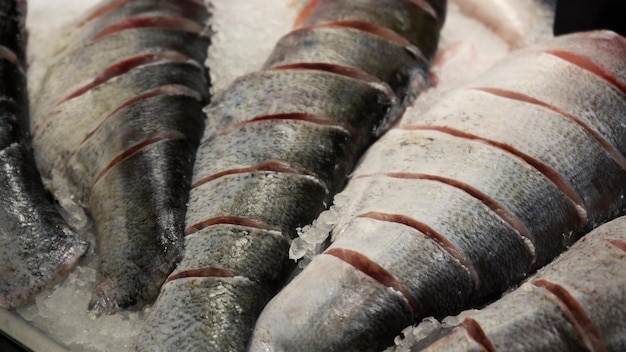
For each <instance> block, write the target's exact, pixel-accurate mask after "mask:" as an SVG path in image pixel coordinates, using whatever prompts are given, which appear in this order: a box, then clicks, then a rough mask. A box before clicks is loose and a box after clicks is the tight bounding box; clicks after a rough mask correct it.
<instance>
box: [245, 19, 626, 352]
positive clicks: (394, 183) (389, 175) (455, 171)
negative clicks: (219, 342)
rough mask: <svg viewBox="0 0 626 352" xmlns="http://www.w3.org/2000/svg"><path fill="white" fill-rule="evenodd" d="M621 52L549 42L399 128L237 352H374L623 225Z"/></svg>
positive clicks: (609, 41)
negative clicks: (323, 241)
mask: <svg viewBox="0 0 626 352" xmlns="http://www.w3.org/2000/svg"><path fill="white" fill-rule="evenodd" d="M625 53H626V39H624V38H623V37H620V36H619V35H616V34H615V33H612V32H608V31H598V32H589V33H580V34H573V35H570V36H565V37H560V38H556V39H553V40H551V41H550V42H548V43H545V44H542V45H539V46H537V47H532V48H528V49H525V50H523V51H520V52H518V53H516V54H513V55H511V56H510V57H509V58H508V59H505V60H504V61H502V62H501V63H500V64H498V65H496V67H494V68H492V69H490V70H489V71H488V72H487V73H485V74H483V75H481V76H480V77H479V78H478V79H476V80H474V81H472V83H470V84H468V85H467V86H465V87H464V88H462V89H457V90H453V91H451V92H450V93H448V94H447V96H446V97H444V98H442V99H441V100H440V101H439V102H438V104H436V105H435V106H434V107H433V108H432V109H431V110H429V111H428V112H426V113H425V114H420V115H419V116H415V115H411V118H405V119H403V120H402V122H401V125H400V127H398V128H395V129H392V130H391V131H389V132H388V133H387V134H386V135H384V136H383V137H382V138H381V139H380V140H379V141H378V142H377V143H375V144H374V145H373V146H372V147H371V148H370V149H369V150H368V152H367V153H366V155H365V156H364V157H363V159H362V160H361V163H360V165H359V166H358V167H357V168H356V170H355V172H354V173H353V175H352V178H351V180H350V182H349V183H348V185H347V186H346V189H345V190H344V191H343V192H342V193H341V194H340V196H339V195H338V196H337V197H335V212H336V213H337V214H338V215H337V218H336V219H335V220H334V221H335V222H336V223H335V224H334V226H332V236H333V241H334V242H333V244H332V245H331V246H330V247H329V248H328V249H327V250H326V251H325V252H324V253H322V254H321V255H319V256H317V257H315V258H314V259H313V261H312V262H311V263H310V264H309V265H308V266H307V267H306V268H305V269H304V270H303V271H302V273H300V275H298V276H296V277H295V278H294V279H293V281H292V282H290V283H289V284H288V285H287V286H286V287H285V288H283V290H282V291H281V292H280V293H279V294H278V295H277V296H275V297H274V298H273V299H272V301H270V302H269V303H268V304H267V306H266V307H265V309H264V311H263V312H262V313H261V315H260V317H259V320H258V321H257V324H256V327H255V330H254V332H253V336H252V339H251V345H250V346H251V347H250V349H251V350H254V351H256V350H270V351H298V350H302V351H305V350H306V351H318V350H319V351H322V350H323V351H343V350H379V349H381V348H383V347H385V345H389V344H390V343H391V342H392V338H393V336H394V335H396V334H398V333H399V332H400V331H401V329H402V327H403V326H407V325H409V324H411V323H412V322H413V321H414V319H418V320H420V319H422V318H424V317H427V316H435V317H443V316H446V315H449V314H453V313H455V312H458V311H460V310H461V309H465V308H468V307H470V306H471V305H473V304H481V303H483V302H484V301H485V300H487V299H488V298H489V297H492V296H493V295H496V294H499V293H501V292H503V291H504V290H506V289H507V288H508V287H510V286H511V285H514V284H516V283H518V282H520V281H521V280H522V279H523V278H524V277H525V276H526V275H528V274H529V273H531V272H533V271H534V270H536V269H538V268H540V267H541V266H543V265H545V264H546V263H548V262H549V261H551V260H552V259H553V258H554V257H555V256H557V255H558V254H559V253H560V252H562V251H563V250H564V249H565V248H567V246H569V245H570V244H571V243H573V242H574V241H575V240H576V239H577V238H579V237H580V236H582V235H583V234H584V233H585V232H586V231H588V230H590V229H592V228H593V227H595V226H597V225H598V224H601V223H603V222H605V221H608V220H610V219H612V218H615V217H617V216H619V215H621V214H623V213H624V210H625V208H626V200H625V199H624V196H625V194H626V164H625V163H624V155H625V154H626V148H624V147H623V146H622V144H621V143H623V142H622V141H623V139H622V140H618V139H619V138H617V137H616V136H618V135H621V136H624V135H625V134H624V133H625V132H626V130H624V129H625V128H626V124H625V123H624V122H626V120H624V119H625V118H626V89H624V87H626V85H625V84H624V83H625V82H626V76H625V75H624V69H623V57H624V54H625ZM552 59H554V60H556V61H558V62H554V60H552ZM620 60H621V61H620ZM620 62H621V64H620ZM548 63H550V65H549V66H547V67H546V66H545V65H547V64H548ZM556 68H559V70H556ZM520 70H521V71H520ZM528 72H542V74H541V75H538V74H532V75H531V74H529V73H528ZM563 72H567V74H563ZM581 77H585V78H588V80H586V81H584V82H583V81H581ZM536 92H542V93H543V95H541V96H539V94H535V93H536ZM582 96H585V98H584V100H583V99H582ZM592 106H593V109H591V107H592ZM587 121H589V122H587ZM619 133H621V134H619ZM566 137H567V138H566Z"/></svg>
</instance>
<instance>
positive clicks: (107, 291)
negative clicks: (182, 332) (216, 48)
mask: <svg viewBox="0 0 626 352" xmlns="http://www.w3.org/2000/svg"><path fill="white" fill-rule="evenodd" d="M200 5H202V4H200V3H199V2H197V1H181V2H178V1H159V2H156V1H145V0H127V1H125V0H120V1H105V2H103V3H101V4H100V5H99V6H96V7H95V8H94V9H92V10H91V11H89V12H88V13H87V15H85V16H84V17H83V19H82V22H80V23H78V24H77V23H73V24H71V25H70V26H69V27H68V29H66V31H65V32H64V33H63V35H64V36H65V39H67V40H68V41H69V42H68V43H67V45H68V46H67V47H65V48H64V49H63V48H61V47H59V48H57V49H58V50H57V52H56V53H55V55H56V56H54V57H53V58H52V59H51V60H50V62H49V65H48V66H47V72H46V75H45V77H44V82H43V84H42V86H41V89H40V91H39V92H37V93H36V94H34V97H35V99H33V101H34V102H35V104H34V109H33V111H34V114H33V115H34V118H33V121H32V122H31V128H32V131H33V140H34V146H35V152H36V159H37V161H38V162H39V167H40V168H41V169H42V174H43V175H44V177H46V178H47V179H48V181H49V183H50V188H51V189H52V191H53V193H54V192H59V191H60V190H61V191H62V190H63V189H65V188H67V189H68V190H69V193H70V194H69V195H70V196H71V197H73V199H74V200H73V202H76V203H77V204H78V205H81V206H82V207H84V208H86V211H87V213H88V214H90V215H91V217H92V218H93V220H94V223H95V229H96V237H97V239H96V240H97V245H98V247H97V248H98V255H99V258H98V266H97V278H96V289H95V292H94V295H93V298H92V300H91V302H90V304H89V308H90V309H95V310H97V311H98V313H100V312H113V311H116V310H120V309H127V308H131V307H135V306H141V305H143V304H145V303H148V302H151V301H152V300H154V298H155V297H156V294H157V293H158V290H159V288H160V286H161V285H162V283H163V282H164V281H165V279H166V277H167V275H168V274H169V273H170V272H171V271H172V270H173V268H174V266H175V264H176V263H177V262H178V261H180V258H181V256H182V255H181V254H182V253H181V252H182V249H183V244H184V243H183V242H184V241H183V234H184V214H185V210H186V205H187V200H188V191H189V188H190V185H191V172H192V165H193V161H194V154H195V150H196V149H197V145H198V143H199V140H200V137H201V133H202V128H203V125H204V124H203V120H204V117H203V115H202V106H203V105H204V103H206V101H207V100H208V98H209V84H208V73H207V70H206V69H204V68H203V63H204V60H205V59H206V55H207V47H208V45H209V41H210V39H209V38H208V37H207V35H208V34H207V33H205V32H204V26H203V25H202V23H198V21H199V20H201V19H206V18H208V16H209V14H208V13H207V10H206V8H205V7H204V6H202V7H200ZM190 6H191V7H192V8H200V9H201V10H202V11H201V12H198V13H195V12H193V11H191V12H190V11H189V9H190ZM187 15H190V18H187V17H181V16H187ZM162 18H165V20H163V21H161V20H160V19H162ZM153 20H154V21H153ZM190 23H193V25H191V26H190V25H189V24H190ZM73 33H76V34H73ZM61 42H62V41H61ZM60 45H63V43H61V44H60ZM49 144H52V146H50V147H48V145H49ZM57 196H62V195H59V194H57ZM72 206H74V204H72Z"/></svg>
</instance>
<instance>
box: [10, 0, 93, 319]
mask: <svg viewBox="0 0 626 352" xmlns="http://www.w3.org/2000/svg"><path fill="white" fill-rule="evenodd" d="M25 15H26V2H25V1H9V0H2V1H0V77H1V79H0V306H2V307H11V308H12V307H16V306H19V305H22V304H25V303H27V302H28V301H30V300H31V299H32V298H33V297H34V296H35V295H36V294H37V293H39V292H40V291H41V290H43V289H45V288H47V287H49V286H51V285H52V284H53V283H55V282H56V281H58V280H60V279H61V278H63V277H64V276H65V275H67V274H68V273H69V271H70V270H71V269H72V268H73V267H74V266H75V265H76V264H77V262H78V259H79V258H80V257H81V256H82V255H83V254H84V253H85V252H86V250H87V242H85V241H84V240H82V239H81V238H80V237H79V236H78V235H77V234H76V233H74V232H73V231H72V230H70V228H69V227H68V225H67V224H66V223H65V221H64V220H63V219H62V217H61V215H60V214H59V213H58V212H57V210H56V209H55V207H54V205H53V204H52V202H51V199H50V198H49V196H48V195H47V194H46V191H45V190H44V187H43V184H42V183H41V178H40V176H39V173H38V171H37V168H36V166H35V161H34V159H33V156H32V149H31V146H30V135H29V133H28V98H27V93H26V77H25V71H24V70H25V65H24V62H25V61H24V58H25V55H24V47H25V41H26V40H25V33H24V16H25Z"/></svg>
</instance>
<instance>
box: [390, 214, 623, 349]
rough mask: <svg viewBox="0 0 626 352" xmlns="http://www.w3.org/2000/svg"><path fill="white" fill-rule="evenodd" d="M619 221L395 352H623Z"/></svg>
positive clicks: (598, 230) (583, 239)
mask: <svg viewBox="0 0 626 352" xmlns="http://www.w3.org/2000/svg"><path fill="white" fill-rule="evenodd" d="M625 270H626V217H621V218H618V219H616V220H613V221H610V222H609V223H606V224H604V225H602V226H600V227H598V228H597V229H595V230H593V231H592V232H591V233H589V234H587V235H585V236H584V237H583V238H582V239H581V240H579V241H578V242H577V243H576V244H574V245H573V246H572V247H571V248H570V249H568V250H567V251H566V252H565V253H563V254H562V255H561V256H560V257H558V258H557V259H556V260H554V261H553V262H552V263H550V264H548V265H547V266H546V267H544V268H543V269H541V270H540V271H539V272H538V273H537V274H536V275H533V276H532V277H530V278H529V279H528V280H527V281H526V282H525V283H524V284H523V285H521V286H520V287H519V288H517V289H516V290H515V291H513V292H511V293H509V294H506V295H505V296H504V297H502V298H501V299H499V300H498V301H496V302H494V303H492V304H490V305H488V306H487V307H485V308H484V309H481V310H480V311H479V312H477V313H473V314H471V315H470V316H469V317H467V318H465V319H464V321H463V322H462V323H461V324H460V326H458V327H457V328H455V329H454V330H452V331H451V332H450V333H448V334H446V335H445V336H444V337H442V338H441V339H439V340H437V341H436V342H434V343H432V344H431V345H429V346H420V345H419V344H418V343H417V341H409V340H407V341H403V342H401V343H400V344H399V345H398V347H397V348H396V350H397V351H406V350H411V351H451V352H452V351H483V350H487V351H504V350H506V351H520V352H521V351H623V350H624V349H626V306H625V305H624V304H623V303H624V302H626V277H624V271H625Z"/></svg>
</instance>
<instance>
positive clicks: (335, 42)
mask: <svg viewBox="0 0 626 352" xmlns="http://www.w3.org/2000/svg"><path fill="white" fill-rule="evenodd" d="M431 2H432V3H433V6H431V5H429V4H428V3H427V2H424V1H395V0H394V1H391V0H389V1H380V0H357V1H354V0H340V1H330V0H321V1H312V2H311V3H310V4H309V5H308V6H306V7H305V8H304V10H303V12H302V14H301V16H300V17H299V18H298V20H297V24H296V27H297V29H295V30H294V31H293V32H291V33H289V34H287V35H286V36H285V37H283V38H282V39H281V40H280V41H279V43H278V44H277V45H276V47H275V49H274V51H273V53H272V54H271V55H270V58H269V59H268V61H267V62H266V65H265V67H264V68H263V69H262V70H260V71H257V72H253V73H251V74H248V75H246V76H243V77H240V78H239V79H237V80H236V81H235V82H234V83H233V84H232V85H231V86H230V87H229V88H228V89H227V90H226V91H225V93H224V94H223V95H222V96H221V97H219V98H216V99H215V101H214V102H213V103H212V104H211V105H209V106H208V107H207V108H206V109H205V111H206V113H207V116H208V119H207V127H206V129H205V135H204V137H203V138H204V139H203V142H202V143H201V145H200V148H199V150H198V154H197V157H196V164H195V167H194V180H193V185H192V190H191V195H190V201H189V209H188V212H187V217H186V223H187V230H186V232H187V236H186V244H185V247H186V251H185V256H184V258H183V260H182V262H181V263H180V264H179V266H178V267H177V269H176V270H175V271H174V272H173V273H172V275H171V276H170V277H169V278H168V280H167V282H166V284H165V285H164V286H163V288H162V290H161V294H160V296H159V298H158V299H157V302H156V303H155V306H154V307H153V311H152V312H151V314H150V316H149V317H148V319H147V322H146V328H145V329H144V331H143V332H142V334H140V336H139V338H138V340H137V342H136V344H135V346H134V347H133V350H135V351H154V350H184V351H190V350H215V351H226V350H228V351H241V350H244V349H245V347H246V344H247V341H248V338H249V336H250V333H251V331H252V326H253V324H254V321H255V319H256V317H257V315H258V313H259V311H260V309H261V308H262V307H263V305H264V304H265V302H267V300H268V299H269V298H270V297H271V295H272V294H273V293H274V292H275V291H276V290H277V289H278V287H279V286H280V285H281V284H282V282H283V281H284V280H285V278H286V276H287V275H288V273H289V271H290V270H291V269H292V267H293V262H290V261H289V259H288V258H287V249H288V247H289V241H290V238H292V237H293V236H295V232H296V228H298V227H301V226H304V225H306V224H308V223H310V222H311V221H312V220H313V219H314V218H315V217H316V216H317V215H318V214H319V213H320V212H321V211H322V210H323V209H324V206H325V204H327V203H328V202H329V201H330V199H331V198H332V196H333V195H334V194H335V193H336V192H337V191H339V189H340V188H341V187H342V186H343V184H344V182H345V179H346V177H347V175H348V174H349V173H350V171H351V170H352V167H353V165H354V164H355V162H356V160H357V159H358V157H359V156H360V154H361V153H362V151H363V150H364V149H365V148H366V147H367V146H368V145H369V144H371V143H372V142H373V140H374V138H376V136H377V135H378V134H380V133H381V132H382V130H384V129H385V128H386V125H388V124H389V123H391V122H392V121H393V120H394V119H395V118H396V117H397V116H398V115H399V114H400V112H401V111H402V109H403V108H404V104H406V103H407V102H408V101H410V100H411V99H412V97H413V96H414V95H415V93H413V92H412V91H411V89H410V88H409V87H410V86H411V85H413V86H414V88H415V89H417V90H418V92H419V90H421V89H423V88H424V86H425V81H426V79H427V71H428V65H429V63H430V61H431V59H432V55H433V54H434V51H435V49H436V47H437V41H438V35H439V29H440V27H441V25H442V23H443V13H444V12H443V11H444V8H445V1H431ZM437 11H440V12H437ZM414 29H415V30H417V32H413V30H414Z"/></svg>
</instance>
